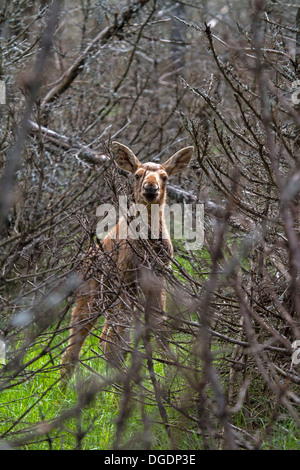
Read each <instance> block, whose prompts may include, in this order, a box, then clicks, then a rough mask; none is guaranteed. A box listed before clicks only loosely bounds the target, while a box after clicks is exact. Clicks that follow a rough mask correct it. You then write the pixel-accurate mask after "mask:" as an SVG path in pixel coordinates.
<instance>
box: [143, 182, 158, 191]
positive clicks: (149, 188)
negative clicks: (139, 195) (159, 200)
mask: <svg viewBox="0 0 300 470" xmlns="http://www.w3.org/2000/svg"><path fill="white" fill-rule="evenodd" d="M144 191H145V192H147V193H157V192H158V186H157V185H153V184H144Z"/></svg>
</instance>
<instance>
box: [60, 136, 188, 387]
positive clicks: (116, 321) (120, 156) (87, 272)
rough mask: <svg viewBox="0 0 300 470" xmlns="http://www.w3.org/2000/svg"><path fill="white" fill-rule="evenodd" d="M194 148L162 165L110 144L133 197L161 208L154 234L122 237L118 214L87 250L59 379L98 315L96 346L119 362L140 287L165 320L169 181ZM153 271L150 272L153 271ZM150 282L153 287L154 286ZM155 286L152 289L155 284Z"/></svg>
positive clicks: (73, 363)
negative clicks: (129, 180) (114, 222)
mask: <svg viewBox="0 0 300 470" xmlns="http://www.w3.org/2000/svg"><path fill="white" fill-rule="evenodd" d="M193 150H194V148H193V147H185V148H183V149H181V150H179V151H178V152H177V153H175V154H174V155H173V156H172V157H170V158H169V159H168V160H167V161H166V162H165V163H162V164H159V163H154V162H147V163H141V162H140V161H139V160H138V158H137V157H136V156H135V154H134V153H133V152H132V151H131V150H130V149H129V148H128V147H126V146H125V145H123V144H121V143H119V142H112V152H113V155H114V157H115V162H116V164H117V165H118V166H119V167H120V168H121V169H122V170H125V171H126V172H129V173H131V174H132V175H133V177H134V201H135V203H138V204H142V205H143V206H145V207H146V209H147V213H148V214H149V220H150V213H151V206H152V205H153V204H157V205H158V207H159V217H158V220H159V227H158V236H157V237H156V238H154V239H153V238H151V237H150V238H148V239H143V238H132V237H131V236H130V233H129V234H128V236H127V238H123V237H121V236H120V234H121V232H122V230H123V229H124V224H126V223H127V221H126V220H125V218H124V217H121V218H120V220H119V222H118V223H117V225H116V226H115V227H114V228H113V229H112V230H111V231H110V232H109V233H108V234H107V235H106V236H105V238H104V239H103V240H101V242H99V244H98V245H97V246H96V247H93V248H91V249H90V251H89V252H88V255H87V257H86V260H85V261H84V262H83V266H82V269H81V273H80V276H81V280H82V282H81V286H80V288H79V290H78V294H77V298H76V303H75V306H74V308H73V311H72V314H71V325H70V336H69V340H68V345H67V347H66V350H65V352H64V354H63V357H62V364H61V377H62V380H68V379H69V378H70V376H71V375H72V373H73V371H74V368H75V366H76V364H77V363H78V361H79V357H80V351H81V348H82V345H83V344H84V341H85V340H86V338H87V336H88V335H89V334H90V332H91V331H92V330H93V328H94V327H95V324H96V322H97V319H98V317H99V316H100V315H101V314H103V315H104V317H105V322H104V326H103V329H102V333H101V336H100V341H99V343H100V347H101V349H102V351H103V354H104V355H105V356H106V357H107V358H108V359H110V360H120V357H123V356H122V354H123V353H122V350H123V351H126V344H128V334H127V333H128V330H129V326H130V323H131V321H132V320H131V319H132V312H133V309H134V305H135V301H136V297H137V295H138V293H139V292H140V291H142V293H143V296H144V299H145V304H146V305H147V308H148V309H150V310H151V311H152V313H153V315H154V317H155V318H156V319H155V324H156V323H160V322H161V323H163V322H164V320H165V318H166V317H165V315H166V313H165V310H166V305H165V304H166V292H165V282H164V270H163V268H164V267H167V268H169V267H170V264H171V259H172V255H173V245H172V241H171V239H170V235H169V233H168V229H167V226H166V223H165V216H164V205H165V202H166V187H167V180H168V178H169V177H170V176H171V175H175V174H178V173H181V172H182V171H183V170H184V169H185V168H186V167H187V165H188V164H189V162H190V160H191V157H192V155H193ZM151 273H153V276H152V275H148V274H151ZM152 284H153V285H152ZM153 286H154V287H153Z"/></svg>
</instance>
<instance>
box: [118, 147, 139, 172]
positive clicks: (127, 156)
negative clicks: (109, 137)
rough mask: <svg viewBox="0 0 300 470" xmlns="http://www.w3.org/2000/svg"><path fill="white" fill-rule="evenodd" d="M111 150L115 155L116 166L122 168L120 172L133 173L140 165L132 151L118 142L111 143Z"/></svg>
mask: <svg viewBox="0 0 300 470" xmlns="http://www.w3.org/2000/svg"><path fill="white" fill-rule="evenodd" d="M111 148H112V151H113V154H114V155H115V162H116V164H117V165H118V166H119V167H120V168H122V170H125V171H130V173H135V172H136V170H137V169H138V167H139V166H140V165H141V163H140V161H139V160H138V159H137V158H136V156H135V155H134V153H133V152H132V150H130V149H129V148H128V147H126V145H123V144H120V143H119V142H112V145H111Z"/></svg>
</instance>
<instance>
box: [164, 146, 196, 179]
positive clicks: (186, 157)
mask: <svg viewBox="0 0 300 470" xmlns="http://www.w3.org/2000/svg"><path fill="white" fill-rule="evenodd" d="M193 152H194V147H185V148H184V149H181V150H179V151H178V152H176V153H175V154H174V155H173V156H172V157H171V158H169V160H167V161H166V163H163V166H164V167H165V170H166V172H167V173H168V175H176V174H177V173H181V172H182V171H183V170H184V169H185V168H186V167H187V166H188V164H189V163H190V160H191V158H192V155H193Z"/></svg>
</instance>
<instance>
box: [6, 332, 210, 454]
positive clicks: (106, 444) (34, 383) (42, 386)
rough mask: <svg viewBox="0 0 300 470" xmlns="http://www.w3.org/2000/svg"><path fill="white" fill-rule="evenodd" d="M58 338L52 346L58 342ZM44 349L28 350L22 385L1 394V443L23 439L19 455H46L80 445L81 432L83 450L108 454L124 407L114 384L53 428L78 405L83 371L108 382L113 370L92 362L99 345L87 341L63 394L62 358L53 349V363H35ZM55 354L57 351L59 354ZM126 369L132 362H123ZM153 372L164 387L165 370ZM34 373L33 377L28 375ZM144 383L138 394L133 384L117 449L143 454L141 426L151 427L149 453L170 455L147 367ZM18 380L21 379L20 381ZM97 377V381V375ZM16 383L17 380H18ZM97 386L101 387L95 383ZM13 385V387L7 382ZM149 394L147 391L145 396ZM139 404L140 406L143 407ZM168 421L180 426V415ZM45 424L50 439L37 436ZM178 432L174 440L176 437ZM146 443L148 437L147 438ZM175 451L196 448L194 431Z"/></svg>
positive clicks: (96, 360)
mask: <svg viewBox="0 0 300 470" xmlns="http://www.w3.org/2000/svg"><path fill="white" fill-rule="evenodd" d="M61 339H62V338H61V335H58V336H57V338H56V342H57V343H59V342H60V341H61ZM41 346H42V345H36V346H34V347H32V348H30V349H29V350H28V351H27V353H26V356H25V357H24V358H23V364H26V363H29V362H30V361H32V364H30V365H28V366H27V367H26V370H25V371H24V375H23V378H24V379H25V380H24V381H22V383H20V384H16V385H15V386H12V387H11V388H8V389H6V390H4V391H2V392H1V393H0V434H1V436H2V439H4V441H6V440H7V442H8V444H9V442H14V441H16V440H18V439H21V440H23V439H24V437H25V438H26V443H25V444H23V445H22V448H23V449H30V450H44V449H74V448H76V446H77V445H78V439H77V436H78V432H79V431H80V432H82V433H83V435H84V437H83V439H82V440H81V442H80V448H82V449H87V450H91V449H98V450H101V449H103V450H104V449H111V448H113V446H114V442H115V439H116V422H117V419H118V416H119V413H120V408H121V401H122V387H121V386H120V384H118V383H113V384H112V385H108V386H106V387H105V388H103V390H100V391H99V392H98V393H96V395H95V396H94V398H93V400H92V402H91V403H90V404H89V405H88V406H82V408H81V412H80V413H79V414H77V415H76V416H71V417H69V418H68V419H66V420H63V422H61V423H60V424H59V425H56V420H57V419H59V418H60V417H61V416H62V415H64V414H65V413H67V412H70V411H72V410H73V409H74V407H76V406H77V405H78V400H80V396H81V395H82V393H81V392H82V390H83V387H84V384H88V383H89V381H90V379H91V377H92V375H93V374H92V373H91V372H90V370H89V369H88V368H87V367H89V368H91V369H93V370H94V371H95V372H96V374H99V375H101V376H102V377H108V376H109V375H110V374H112V370H111V369H109V368H108V366H107V364H106V362H105V361H104V360H103V359H101V358H99V357H92V356H94V354H93V352H92V350H97V348H98V339H97V338H95V337H93V336H92V335H91V336H90V337H89V338H88V340H87V341H86V344H85V346H84V349H83V351H82V356H81V358H82V362H83V364H85V366H87V367H85V366H84V365H83V364H80V365H79V366H78V368H77V371H76V373H75V374H74V377H73V378H72V379H71V381H70V383H69V385H68V386H67V388H66V389H65V390H62V389H61V387H60V386H59V384H58V383H56V382H57V380H58V379H59V364H60V357H59V355H58V351H57V357H54V355H55V352H56V349H54V353H53V354H52V361H50V357H49V355H48V354H45V355H44V356H42V357H40V358H38V359H37V360H34V359H35V358H37V357H38V356H39V353H40V351H41ZM58 350H59V348H58ZM127 362H128V363H127V367H130V359H128V361H127ZM154 366H155V372H156V373H157V374H158V376H159V377H160V381H161V382H163V380H164V376H165V373H166V368H165V367H164V365H163V364H161V363H159V362H155V364H154ZM31 373H32V374H31ZM140 373H141V377H143V383H142V387H145V389H144V391H142V392H140V389H139V387H138V386H137V385H136V384H134V383H131V397H132V398H131V401H130V403H129V405H128V407H127V409H128V411H127V414H126V419H125V425H124V427H123V429H122V440H121V443H123V444H124V445H125V447H126V446H127V447H128V448H134V449H138V448H144V447H145V445H146V444H145V442H144V441H143V438H141V436H143V435H144V431H145V425H144V423H145V420H146V421H147V422H148V423H149V425H147V426H146V427H147V430H148V431H149V432H150V434H151V438H150V440H151V447H152V448H155V449H168V448H169V446H170V442H169V438H168V435H167V433H166V430H165V428H164V426H163V425H162V424H161V417H160V415H159V413H158V409H157V405H156V404H155V399H154V392H153V385H152V383H151V380H150V378H149V372H148V370H147V367H146V364H144V365H143V368H142V370H141V371H140ZM21 377H22V375H21ZM96 377H97V375H96ZM17 380H18V381H19V380H20V375H18V379H17ZM172 380H173V386H174V387H175V388H178V387H181V385H180V380H179V378H178V377H175V378H174V377H173V378H172ZM99 383H100V382H99ZM11 385H14V382H13V381H12V382H11ZM146 390H147V391H146ZM140 401H144V402H145V403H144V405H143V406H142V405H141V403H140ZM167 412H168V419H169V422H170V424H171V425H175V427H176V425H177V424H178V413H176V412H175V411H174V410H172V409H168V410H167ZM41 423H47V424H48V425H49V426H50V427H51V426H53V428H51V429H50V430H49V432H48V433H46V435H45V433H44V432H41V435H39V434H36V433H35V434H32V430H35V431H36V428H35V425H37V426H40V429H41V431H42V427H41ZM176 432H177V431H176V429H175V431H174V433H173V434H174V435H175V434H176ZM147 439H148V441H149V436H148V437H147ZM177 441H178V446H179V448H183V449H190V448H193V449H194V448H199V447H201V445H200V443H199V438H198V436H197V434H196V433H193V431H191V432H189V433H187V434H186V433H184V434H183V435H180V433H178V439H177Z"/></svg>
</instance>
